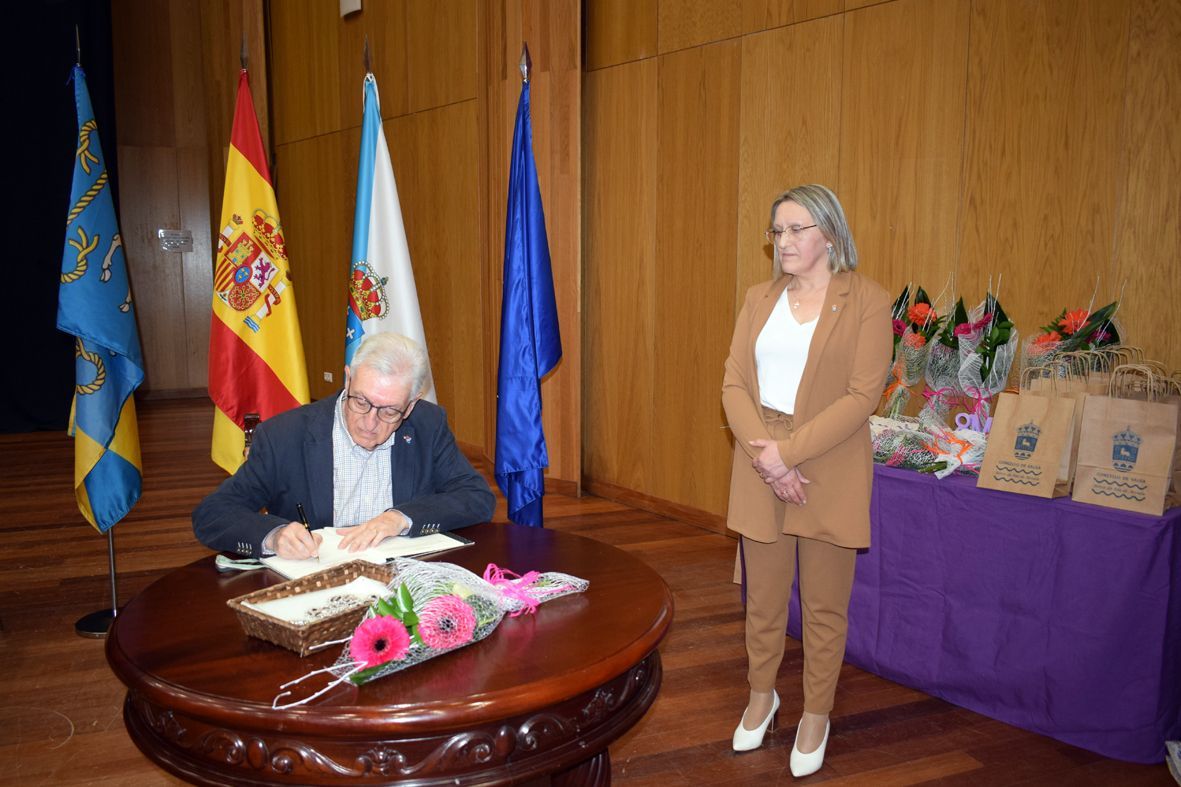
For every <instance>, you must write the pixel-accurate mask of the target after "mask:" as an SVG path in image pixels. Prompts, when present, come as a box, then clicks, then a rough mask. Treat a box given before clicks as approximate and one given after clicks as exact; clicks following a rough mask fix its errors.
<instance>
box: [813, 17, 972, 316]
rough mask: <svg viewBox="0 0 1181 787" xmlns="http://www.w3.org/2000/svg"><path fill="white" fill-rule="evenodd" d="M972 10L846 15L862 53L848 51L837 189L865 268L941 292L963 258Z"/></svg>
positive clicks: (848, 35)
mask: <svg viewBox="0 0 1181 787" xmlns="http://www.w3.org/2000/svg"><path fill="white" fill-rule="evenodd" d="M968 13H969V3H968V0H898V2H894V3H888V4H884V5H878V6H872V7H869V8H865V9H862V10H859V11H856V12H853V13H848V14H845V46H844V51H845V52H847V53H853V52H855V53H857V56H856V57H846V58H844V69H843V76H842V80H841V83H842V89H841V137H840V145H839V150H840V156H841V161H840V173H841V174H840V183H839V187H836V189H835V190H836V192H837V195H838V196H839V197H840V199H841V201H842V203H843V204H844V206H845V211H846V213H847V214H848V216H849V222H850V225H851V229H852V230H853V236H854V238H855V240H856V242H857V246H858V251H859V253H860V257H861V261H862V262H863V263H864V267H863V268H862V269H861V270H862V271H863V272H864V273H865V274H866V275H868V276H869V277H871V278H873V279H875V280H877V281H878V282H880V283H881V284H883V285H884V286H889V287H890V289H891V290H892V291H894V290H897V291H899V292H900V291H901V285H900V284H898V282H911V281H913V282H916V283H917V284H919V285H921V286H923V287H925V288H926V289H927V291H928V292H929V293H930V294H931V296H932V297H935V296H936V294H937V293H938V292H939V290H940V289H941V288H942V286H943V285H944V283H945V282H946V281H947V278H948V274H949V273H951V271H952V266H953V264H954V261H955V250H956V221H957V214H958V197H959V192H960V161H961V158H962V153H963V150H962V141H963V136H964V103H965V100H966V96H965V86H966V81H967V80H966V71H967V52H968ZM975 294H976V293H975V292H974V291H973V295H975ZM947 297H949V298H950V297H952V294H951V293H948V295H947Z"/></svg>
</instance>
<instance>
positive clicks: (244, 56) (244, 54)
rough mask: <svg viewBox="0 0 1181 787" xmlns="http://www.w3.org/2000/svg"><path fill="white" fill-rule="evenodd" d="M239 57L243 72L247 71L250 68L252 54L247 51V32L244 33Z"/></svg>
mask: <svg viewBox="0 0 1181 787" xmlns="http://www.w3.org/2000/svg"><path fill="white" fill-rule="evenodd" d="M238 57H239V58H240V60H241V62H242V70H243V71H246V70H247V69H248V68H249V67H250V54H249V52H248V51H247V49H246V31H245V30H243V31H242V49H241V51H240V52H239V53H238Z"/></svg>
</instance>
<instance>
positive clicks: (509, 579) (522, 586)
mask: <svg viewBox="0 0 1181 787" xmlns="http://www.w3.org/2000/svg"><path fill="white" fill-rule="evenodd" d="M540 578H541V574H539V573H537V572H536V571H527V572H525V576H521V575H520V574H516V573H514V572H512V571H509V570H508V569H504V568H501V567H500V566H498V565H496V564H495V563H489V564H488V567H487V568H486V569H484V581H485V582H487V583H488V584H489V585H492V586H493V587H495V588H496V589H497V590H499V591H500V594H501V595H502V596H504V597H505V598H510V599H513V600H515V601H517V602H518V603H519V604H520V605H521V608H520V609H518V610H516V611H514V612H512V613H510V615H509V617H513V618H515V617H516V616H517V615H521V614H525V613H528V614H530V615H532V614H533V613H534V612H536V611H537V604H538V601H537V599H535V598H534V597H533V596H531V595H530V594H529V586H530V585H532V584H533V583H534V582H536V581H537V580H538V579H540Z"/></svg>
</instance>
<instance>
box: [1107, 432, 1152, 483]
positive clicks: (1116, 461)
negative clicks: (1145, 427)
mask: <svg viewBox="0 0 1181 787" xmlns="http://www.w3.org/2000/svg"><path fill="white" fill-rule="evenodd" d="M1143 441H1144V438H1142V437H1140V435H1138V434H1136V433H1135V432H1133V431H1132V427H1131V426H1128V427H1127V428H1126V429H1124V430H1123V431H1122V432H1116V433H1115V434H1114V435H1112V436H1111V465H1112V467H1114V468H1115V469H1116V470H1119V471H1121V472H1124V473H1126V472H1128V471H1129V470H1131V469H1132V468H1133V467H1135V466H1136V457H1137V456H1139V454H1140V443H1142V442H1143Z"/></svg>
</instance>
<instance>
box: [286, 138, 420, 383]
mask: <svg viewBox="0 0 1181 787" xmlns="http://www.w3.org/2000/svg"><path fill="white" fill-rule="evenodd" d="M360 145H361V131H360V128H353V129H350V130H348V131H344V132H337V133H334V134H324V135H321V136H317V137H313V138H311V139H306V140H300V141H298V142H294V143H289V144H285V145H279V146H278V147H277V148H276V158H277V163H278V168H280V169H282V171H283V173H284V176H283V179H282V180H281V181H280V182H279V187H278V190H277V194H276V196H277V199H278V201H279V216H280V218H281V219H282V221H283V229H284V232H285V233H286V237H287V251H288V256H289V258H290V261H291V276H292V279H293V280H294V282H295V297H296V304H297V305H298V307H299V325H300V332H301V333H302V335H303V351H304V358H305V360H306V361H307V368H308V383H309V386H310V391H311V395H312V398H313V399H320V398H323V397H325V396H330V395H331V394H332V393H334V392H335V391H337V390H339V388H340V386H341V384H342V381H343V375H342V373H343V369H344V310H345V303H346V301H345V298H346V293H345V284H346V282H347V279H348V270H349V258H350V254H351V250H352V245H353V212H354V210H355V208H356V189H357V153H358V150H359V148H360ZM396 176H397V175H396V173H395V177H396ZM325 372H328V373H330V374H331V375H332V378H333V379H332V380H331V381H328V380H325V379H324V373H325Z"/></svg>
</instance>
